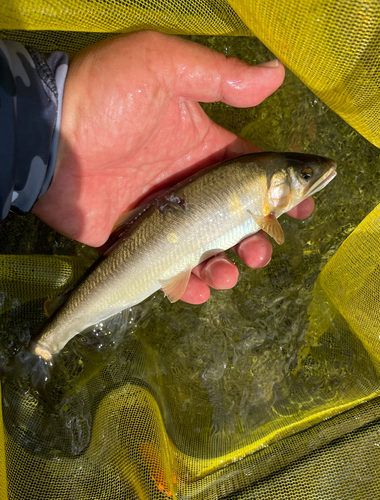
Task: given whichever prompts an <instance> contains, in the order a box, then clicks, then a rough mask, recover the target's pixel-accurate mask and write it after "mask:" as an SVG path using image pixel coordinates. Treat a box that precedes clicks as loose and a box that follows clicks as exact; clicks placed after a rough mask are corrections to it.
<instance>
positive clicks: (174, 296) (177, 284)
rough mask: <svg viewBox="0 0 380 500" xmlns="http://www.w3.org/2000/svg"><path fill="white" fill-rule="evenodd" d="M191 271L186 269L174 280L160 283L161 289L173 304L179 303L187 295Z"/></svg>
mask: <svg viewBox="0 0 380 500" xmlns="http://www.w3.org/2000/svg"><path fill="white" fill-rule="evenodd" d="M190 274H191V269H185V270H184V271H182V272H180V273H179V274H177V275H176V276H173V278H170V279H168V280H162V281H160V284H161V288H162V290H163V292H164V294H165V295H166V297H167V298H168V299H169V300H170V302H171V303H173V302H177V300H179V299H180V298H181V297H182V295H183V294H184V293H185V290H186V287H187V285H188V283H189V279H190Z"/></svg>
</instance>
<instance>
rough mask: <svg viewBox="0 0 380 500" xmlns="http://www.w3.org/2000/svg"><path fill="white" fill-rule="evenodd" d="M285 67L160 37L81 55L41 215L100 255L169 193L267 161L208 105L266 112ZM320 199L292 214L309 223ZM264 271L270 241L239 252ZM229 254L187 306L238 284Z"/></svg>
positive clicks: (72, 72)
mask: <svg viewBox="0 0 380 500" xmlns="http://www.w3.org/2000/svg"><path fill="white" fill-rule="evenodd" d="M283 78H284V67H283V66H282V64H281V63H279V64H278V65H277V66H275V67H264V66H250V65H248V64H246V63H243V62H242V61H239V60H237V59H234V58H226V57H225V56H223V55H222V54H219V53H216V52H213V51H211V50H209V49H207V48H206V47H203V46H201V45H198V44H195V43H192V42H188V41H185V40H183V39H180V38H177V37H173V36H167V35H162V34H159V33H154V32H140V33H134V34H129V35H125V36H120V37H117V38H113V39H110V40H106V41H104V42H101V43H99V44H97V45H94V46H92V47H89V48H87V49H85V50H84V51H82V52H80V53H78V54H76V55H75V56H74V57H73V58H72V60H71V62H70V65H69V72H68V76H67V80H66V85H65V92H64V99H63V111H62V123H61V132H60V142H59V147H58V156H57V166H56V171H55V175H54V178H53V182H52V184H51V186H50V188H49V189H48V191H47V192H46V193H45V194H44V195H43V196H42V197H41V198H40V199H39V200H38V202H37V203H36V204H35V206H34V212H35V213H36V215H37V216H38V217H40V218H41V219H42V220H44V221H45V222H46V223H47V224H49V225H51V226H52V227H54V228H55V229H56V230H57V231H59V232H61V233H63V234H65V235H66V236H68V237H70V238H73V239H76V240H79V241H82V242H83V243H86V244H88V245H92V246H100V245H102V244H103V243H104V242H105V241H106V240H107V238H108V236H109V234H110V232H111V230H112V227H113V226H114V224H115V221H116V220H117V218H118V217H119V216H120V215H121V214H122V213H123V212H125V211H127V210H129V209H132V208H134V207H135V206H136V205H138V204H140V203H142V202H143V199H144V198H146V197H147V196H149V195H152V193H153V192H156V191H157V190H159V189H162V188H168V187H170V186H171V185H173V184H175V183H176V182H178V181H179V180H181V179H183V178H185V177H188V176H189V175H191V174H192V173H194V172H195V171H197V170H199V169H201V168H204V167H206V166H208V165H211V164H214V163H218V162H220V161H222V160H225V159H228V158H233V157H236V156H240V155H242V154H247V153H251V152H258V151H261V149H260V148H258V147H257V146H255V145H253V144H251V143H249V142H248V141H246V140H244V139H242V138H240V137H238V136H236V135H235V134H233V133H232V132H229V131H228V130H225V129H224V128H222V127H220V126H219V125H217V124H215V123H213V122H212V120H211V119H210V118H208V116H207V115H206V114H205V113H204V111H203V110H202V108H201V106H200V105H199V104H198V101H201V102H214V101H223V102H225V103H227V104H230V105H232V106H236V107H251V106H255V105H257V104H259V103H260V102H261V101H263V100H264V99H265V98H266V97H267V96H268V95H270V94H271V93H273V92H274V91H275V90H276V89H277V88H278V87H279V85H280V84H281V83H282V81H283ZM313 208H314V203H313V201H312V199H311V198H310V199H308V200H305V201H304V202H303V203H301V204H300V205H298V207H295V208H294V209H292V210H291V211H290V212H289V215H292V216H293V217H297V218H304V217H307V216H308V215H310V213H311V212H312V211H313ZM234 251H235V252H236V253H237V254H238V255H239V256H240V257H241V258H242V259H243V260H244V262H245V263H246V264H247V265H248V266H250V267H254V268H258V267H263V266H265V265H266V264H267V263H268V262H269V261H270V258H271V254H272V246H271V244H270V242H269V240H268V238H267V236H266V234H264V233H263V232H262V231H260V232H259V233H257V234H255V235H253V236H250V237H248V238H246V239H245V240H244V241H242V242H241V243H240V244H239V245H237V246H236V247H235V248H234ZM237 278H238V270H237V268H236V266H235V265H234V264H232V263H231V262H230V261H228V260H227V258H226V257H225V255H224V254H219V255H217V256H215V257H213V258H212V259H209V260H208V261H206V262H203V263H202V264H200V265H199V266H197V267H196V268H195V269H194V270H193V274H192V276H191V279H190V281H189V285H188V287H187V290H186V292H185V294H184V295H183V297H182V300H184V301H186V302H190V303H193V304H199V303H202V302H205V301H206V300H207V299H208V297H209V294H210V290H209V286H211V287H213V288H218V289H225V288H231V287H232V286H234V285H235V284H236V281H237Z"/></svg>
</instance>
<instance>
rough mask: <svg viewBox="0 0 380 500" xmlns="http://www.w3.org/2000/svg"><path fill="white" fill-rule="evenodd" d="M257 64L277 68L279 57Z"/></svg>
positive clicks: (262, 66)
mask: <svg viewBox="0 0 380 500" xmlns="http://www.w3.org/2000/svg"><path fill="white" fill-rule="evenodd" d="M256 66H260V67H261V68H277V66H278V59H272V60H271V61H267V62H265V63H261V64H256Z"/></svg>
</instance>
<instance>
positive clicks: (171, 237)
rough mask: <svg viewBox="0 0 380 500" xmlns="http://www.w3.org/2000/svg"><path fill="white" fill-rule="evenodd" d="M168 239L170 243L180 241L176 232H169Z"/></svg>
mask: <svg viewBox="0 0 380 500" xmlns="http://www.w3.org/2000/svg"><path fill="white" fill-rule="evenodd" d="M166 239H167V240H168V242H169V243H178V236H177V235H176V234H175V233H168V235H167V236H166Z"/></svg>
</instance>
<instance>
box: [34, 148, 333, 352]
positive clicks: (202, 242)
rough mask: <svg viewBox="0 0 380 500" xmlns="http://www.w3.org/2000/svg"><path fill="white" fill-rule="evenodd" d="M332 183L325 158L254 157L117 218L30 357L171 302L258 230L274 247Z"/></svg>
mask: <svg viewBox="0 0 380 500" xmlns="http://www.w3.org/2000/svg"><path fill="white" fill-rule="evenodd" d="M335 175H336V163H335V161H334V160H332V159H330V158H325V157H322V156H317V155H310V154H303V153H274V152H264V153H252V154H248V155H244V156H240V157H238V158H235V159H232V160H227V161H224V162H222V163H219V164H217V165H214V166H211V167H208V168H206V169H203V170H201V171H199V172H198V173H196V174H194V175H193V176H191V177H189V178H188V179H186V180H185V181H182V182H180V183H179V184H177V185H176V186H174V187H173V188H171V189H170V190H169V191H168V192H167V193H165V194H164V195H162V196H160V197H158V198H157V199H155V200H153V201H152V202H150V203H148V204H147V205H145V206H143V207H140V208H137V209H136V210H135V211H132V212H131V213H130V214H129V215H127V216H126V217H124V218H122V220H121V223H120V224H118V225H117V227H116V229H115V232H114V235H113V236H111V238H110V242H109V250H108V251H107V252H106V253H105V254H104V255H103V256H102V257H101V258H100V259H99V260H98V261H96V262H95V264H94V265H93V266H92V268H90V270H89V272H88V273H87V275H86V277H85V278H84V279H82V281H81V282H80V283H79V284H78V285H77V286H76V287H75V288H74V289H73V290H72V291H71V292H70V293H69V295H68V297H67V298H65V301H64V302H63V304H59V302H60V300H59V299H58V300H56V301H55V302H56V307H57V306H58V305H60V307H58V309H57V310H56V312H55V313H54V314H53V315H52V316H51V318H50V322H49V323H48V324H47V325H46V326H45V327H44V328H43V329H42V331H41V333H40V334H39V335H38V337H37V338H36V340H35V341H34V342H33V343H32V345H31V347H30V350H31V352H32V353H34V354H36V355H37V356H41V357H42V358H43V359H44V360H46V361H49V360H51V359H52V357H53V356H54V355H55V354H57V353H59V352H60V350H61V349H62V348H63V347H64V346H65V345H66V344H67V343H68V342H69V340H71V339H72V338H73V337H74V336H75V335H77V334H78V333H80V332H82V331H83V330H85V329H87V328H89V327H90V326H93V325H96V324H98V323H100V322H102V321H104V320H106V319H107V318H109V317H111V316H114V315H115V314H117V313H119V312H121V311H122V310H124V309H127V308H130V307H133V306H135V305H136V304H139V303H140V302H142V301H143V300H144V299H146V298H147V297H149V296H150V295H152V294H153V293H155V292H157V291H158V290H159V289H162V290H163V292H164V293H165V295H166V296H167V297H168V299H169V300H170V301H171V302H175V301H177V300H179V299H180V298H181V297H182V295H183V293H184V292H185V290H186V287H187V284H188V281H189V278H190V274H191V271H192V269H193V268H194V267H195V266H197V265H198V264H199V263H201V262H203V261H205V260H206V259H208V258H210V257H211V256H213V255H216V254H217V253H220V252H222V251H225V250H227V249H229V248H231V247H233V246H234V245H236V244H237V243H239V242H240V241H241V240H243V239H244V238H246V237H247V236H249V235H252V234H255V233H256V232H258V231H260V230H261V229H262V230H263V231H265V232H266V233H267V234H268V235H270V236H271V237H272V238H273V239H274V240H275V241H276V242H277V243H278V244H282V243H283V242H284V239H285V237H284V233H283V230H282V228H281V225H280V223H279V222H278V218H279V217H280V216H281V215H282V214H283V213H285V212H287V211H289V210H290V209H291V208H293V207H294V206H296V205H298V204H299V203H300V202H301V201H303V200H304V199H305V198H307V197H309V196H311V195H313V194H315V193H317V192H318V191H320V190H321V189H322V188H324V187H325V186H326V185H327V184H328V183H329V182H330V181H331V180H332V179H333V178H334V177H335Z"/></svg>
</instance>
